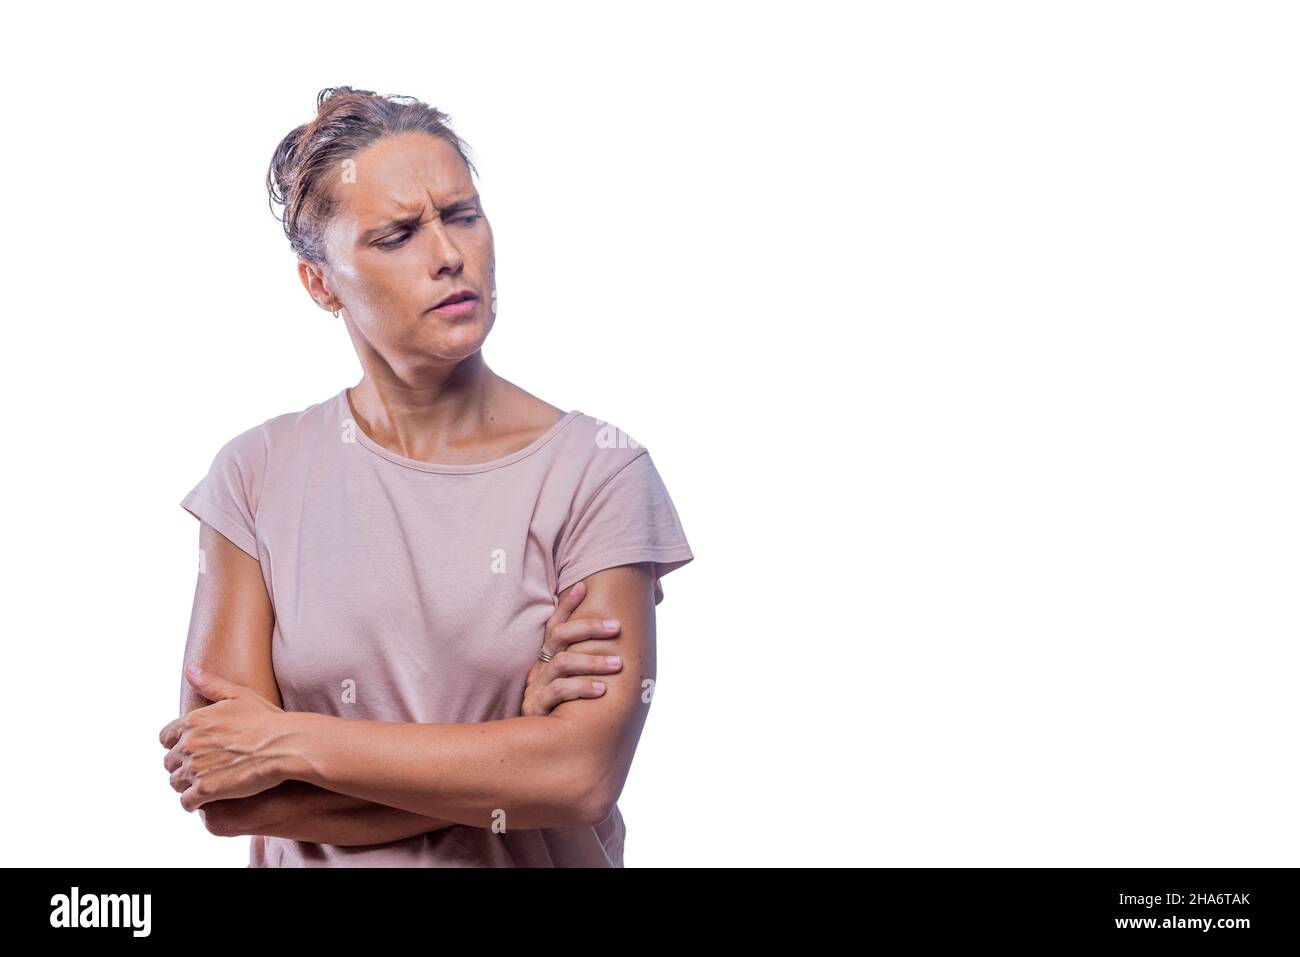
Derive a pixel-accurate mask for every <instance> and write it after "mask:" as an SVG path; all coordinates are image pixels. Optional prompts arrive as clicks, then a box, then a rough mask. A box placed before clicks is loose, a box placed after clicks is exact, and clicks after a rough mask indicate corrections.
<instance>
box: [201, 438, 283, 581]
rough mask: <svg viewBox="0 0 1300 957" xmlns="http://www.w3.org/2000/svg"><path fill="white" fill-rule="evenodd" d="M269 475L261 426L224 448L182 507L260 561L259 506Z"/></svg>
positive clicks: (230, 442) (231, 441)
mask: <svg viewBox="0 0 1300 957" xmlns="http://www.w3.org/2000/svg"><path fill="white" fill-rule="evenodd" d="M265 473H266V439H265V436H264V434H263V432H262V427H261V426H257V427H255V428H252V429H249V430H248V431H246V432H242V433H240V434H239V435H237V436H235V437H234V438H233V439H231V440H230V441H229V442H227V443H226V444H225V445H223V446H222V447H221V449H220V450H219V451H218V452H217V454H216V456H215V457H214V458H213V460H212V465H211V466H210V467H209V468H208V474H207V475H205V476H204V477H203V479H202V481H200V482H199V484H198V485H196V486H194V488H193V489H191V490H190V493H189V494H188V495H186V496H185V497H184V498H183V499H181V507H182V508H184V509H185V510H186V511H187V512H189V513H190V514H191V515H193V516H194V517H195V518H197V519H200V520H201V521H204V522H207V523H208V524H209V525H211V526H212V527H213V528H215V529H216V530H217V531H218V532H220V533H221V534H222V535H224V536H225V537H226V538H228V539H230V541H231V542H233V543H234V544H235V545H237V546H238V547H239V548H241V549H243V550H244V551H246V552H248V554H250V555H252V556H253V557H254V558H257V557H258V554H257V503H258V500H259V499H260V498H261V494H262V480H263V477H264V476H265Z"/></svg>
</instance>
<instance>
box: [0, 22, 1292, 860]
mask: <svg viewBox="0 0 1300 957" xmlns="http://www.w3.org/2000/svg"><path fill="white" fill-rule="evenodd" d="M34 11H37V8H35V7H33V6H31V5H26V6H21V5H20V6H19V7H17V8H15V9H14V10H12V11H10V17H11V20H10V21H9V22H10V27H9V28H7V29H6V31H5V36H4V39H3V40H0V44H2V46H0V54H2V55H0V70H3V80H4V81H5V83H4V119H3V124H2V128H3V134H2V135H3V137H4V143H5V145H4V149H3V150H0V174H3V184H4V203H5V216H4V226H3V229H2V230H0V243H3V261H4V264H5V270H4V272H5V282H4V297H3V310H4V314H3V322H4V331H5V337H4V342H5V347H6V348H5V358H6V361H5V373H6V374H5V375H4V376H3V381H4V396H3V401H4V406H5V408H7V409H8V410H9V411H8V419H7V420H6V421H7V422H8V427H7V438H8V441H7V442H6V443H5V446H6V448H5V454H4V460H5V464H4V468H3V472H2V473H0V474H2V475H3V479H2V480H3V482H4V487H3V501H4V504H5V522H4V530H5V535H4V547H3V550H2V554H3V561H4V566H5V567H4V576H3V580H4V582H5V592H6V596H5V600H4V605H3V607H4V616H5V623H4V629H3V630H4V650H5V661H6V677H7V681H6V682H5V693H4V694H3V696H0V701H2V702H3V705H2V707H3V712H2V713H0V721H2V722H3V728H4V734H5V741H4V746H5V752H6V761H5V768H6V772H5V785H4V788H3V797H2V798H0V800H3V807H2V808H0V811H2V812H3V815H4V820H6V821H7V822H8V824H9V826H8V828H7V830H6V839H5V842H4V856H3V863H4V864H13V865H86V866H91V865H94V866H106V865H203V866H208V865H216V866H243V865H244V864H245V863H246V862H247V854H248V852H247V843H248V839H247V838H235V839H223V838H218V837H214V836H212V835H210V834H208V833H207V832H206V831H205V830H204V828H203V825H202V821H201V819H200V817H199V816H198V815H197V814H188V813H186V812H184V811H183V810H182V809H181V807H180V804H179V796H178V795H177V794H176V793H175V792H173V791H172V790H171V789H170V787H169V786H168V781H167V772H166V771H165V770H164V769H163V767H162V755H163V750H162V748H161V747H160V745H159V743H158V740H157V735H158V731H159V729H160V728H161V727H162V725H163V724H165V723H166V722H167V721H169V720H170V719H172V718H173V717H175V716H176V714H177V713H178V710H177V709H178V704H179V695H180V668H181V655H182V651H183V648H184V644H185V635H186V631H187V627H188V621H189V614H190V609H191V602H192V600H193V593H194V585H195V579H196V570H197V557H198V553H197V543H198V530H199V526H198V523H197V522H196V521H195V520H194V518H193V517H192V516H190V515H188V514H187V513H186V512H185V511H184V510H183V509H182V508H181V507H180V505H179V501H180V499H181V497H182V496H183V495H184V494H185V493H186V492H188V491H189V489H190V488H192V487H193V486H194V484H195V483H197V482H198V480H199V479H200V478H202V476H203V475H204V473H205V472H206V470H207V467H208V465H209V463H210V461H211V459H212V456H213V455H214V454H215V452H216V450H217V449H218V448H219V447H220V446H221V444H222V443H224V442H225V441H226V440H227V439H229V438H231V437H232V436H234V435H235V434H237V433H239V432H241V431H243V430H244V429H246V428H248V427H250V426H253V425H256V424H258V423H260V422H262V421H264V420H265V419H266V418H268V417H270V416H272V415H276V414H279V413H281V412H286V411H292V410H297V409H301V408H304V407H305V406H307V405H309V404H312V403H314V402H317V401H320V400H322V399H324V398H326V397H329V396H332V395H334V394H335V393H337V392H338V390H339V389H341V388H342V387H343V386H344V385H346V384H353V383H355V382H356V381H357V379H358V378H359V377H360V366H359V364H358V362H357V360H356V356H355V353H354V351H353V349H352V345H351V342H350V341H349V340H348V338H347V335H346V333H345V331H344V329H343V327H342V325H341V323H340V321H339V320H335V319H334V318H333V317H332V316H330V315H329V314H327V313H325V312H323V311H321V310H320V309H318V308H316V307H315V306H314V305H313V304H312V302H311V301H310V299H309V298H308V296H307V294H306V293H305V292H304V291H303V289H302V287H301V286H300V284H299V282H298V279H297V277H296V275H295V271H294V263H295V260H294V258H293V256H292V254H291V252H290V250H289V247H288V244H287V242H286V240H285V239H284V236H283V234H282V232H281V230H280V226H279V224H278V223H277V222H276V221H275V220H274V219H273V218H272V216H271V213H270V210H269V209H268V207H267V201H266V193H265V185H264V179H265V175H266V168H267V164H268V162H269V160H270V157H271V154H272V151H273V150H274V148H275V146H276V144H277V143H278V142H279V141H280V139H281V137H283V136H284V135H285V134H286V133H287V132H288V131H289V130H290V129H292V128H293V127H295V126H297V125H298V124H300V123H303V122H306V121H307V120H309V119H310V118H311V117H312V115H313V114H314V110H315V98H316V94H317V92H318V91H319V90H320V89H321V88H323V87H327V86H336V85H343V84H347V85H352V86H355V87H358V88H362V89H371V90H375V91H377V92H381V93H401V94H406V95H411V96H416V97H418V98H420V99H423V100H425V101H426V102H428V103H430V104H432V105H434V106H437V107H438V108H440V109H442V110H445V111H447V112H448V113H450V114H451V117H452V123H453V126H454V128H455V129H456V131H457V132H458V133H459V134H460V135H461V136H463V137H464V138H465V139H466V140H467V141H468V142H469V144H470V146H471V147H472V149H473V151H474V152H473V157H474V159H475V161H476V163H477V164H478V168H479V173H480V178H479V180H478V185H479V187H480V190H481V193H482V195H483V199H484V203H485V210H486V212H487V214H488V216H489V217H490V219H491V221H492V224H493V229H494V232H495V235H496V239H497V262H498V279H499V287H498V288H499V309H498V318H497V323H496V327H495V329H494V330H493V333H492V335H491V336H490V338H489V340H488V342H487V345H486V346H485V356H486V357H487V358H488V360H489V363H490V364H491V365H492V367H493V368H494V369H495V370H496V371H497V372H499V373H500V374H501V375H503V376H505V377H506V378H508V379H510V380H511V381H513V382H515V383H517V384H519V385H520V386H522V387H523V388H525V389H527V390H528V391H530V392H532V393H533V394H535V395H538V396H540V397H541V398H543V399H545V400H546V401H548V402H551V403H553V404H556V405H559V406H561V407H563V408H565V409H575V408H576V409H580V410H582V411H584V412H587V413H589V414H592V415H595V416H597V417H599V418H603V419H606V420H609V421H612V422H614V423H615V424H617V425H618V426H619V427H621V428H622V429H624V430H625V431H627V432H628V433H630V434H631V435H632V436H633V437H635V438H636V439H637V441H639V442H640V443H641V444H643V445H645V446H647V447H648V448H649V449H650V450H651V452H652V453H653V455H654V458H655V462H656V465H657V466H658V468H659V470H660V472H661V474H662V475H663V477H664V480H665V482H666V484H667V486H668V488H669V490H670V492H671V494H672V496H673V500H674V502H675V504H676V506H677V508H678V511H679V514H680V516H681V518H682V521H683V525H684V527H685V529H686V532H687V535H688V538H689V540H690V543H691V546H692V548H693V549H694V552H695V555H696V560H695V561H694V562H693V563H692V564H690V565H688V566H686V567H685V568H683V569H681V570H678V571H675V572H673V573H672V574H671V575H670V576H669V577H667V578H665V579H664V590H665V595H666V597H665V600H664V603H663V604H662V605H661V606H659V609H658V614H659V682H658V685H657V689H656V695H655V706H654V709H653V712H652V715H651V717H650V719H649V720H648V723H647V725H646V729H645V733H644V735H643V737H642V740H641V745H640V748H639V750H638V753H637V757H636V761H635V763H634V765H633V768H632V773H631V776H630V777H629V779H628V781H627V784H626V787H625V788H624V791H623V794H622V796H621V798H620V801H619V805H620V808H621V810H622V812H623V815H624V817H625V820H626V822H627V826H628V835H627V848H626V864H627V866H629V867H648V866H657V865H678V864H682V865H711V864H735V865H742V866H748V865H866V866H877V865H881V866H893V865H903V866H933V865H959V866H968V865H970V866H973V865H994V866H1001V865H1062V866H1063V865H1084V866H1138V865H1142V866H1147V865H1150V866H1228V865H1235V866H1294V865H1296V864H1297V862H1298V857H1297V852H1298V851H1300V830H1298V828H1297V823H1296V820H1297V819H1296V814H1295V803H1294V802H1295V793H1296V786H1297V783H1298V782H1297V771H1296V761H1295V758H1296V746H1295V741H1296V718H1297V715H1296V694H1295V684H1296V673H1297V665H1298V664H1300V661H1298V660H1297V659H1298V657H1300V655H1298V653H1297V644H1296V638H1297V616H1298V615H1300V605H1298V603H1297V592H1296V581H1297V574H1298V573H1300V546H1298V544H1297V543H1300V514H1298V509H1297V501H1298V499H1297V487H1298V485H1297V480H1298V479H1300V475H1298V474H1297V473H1298V472H1300V456H1298V455H1297V446H1296V411H1297V400H1298V399H1300V394H1298V393H1300V379H1298V377H1297V374H1296V370H1297V359H1298V358H1300V356H1298V355H1297V351H1298V350H1297V347H1298V345H1300V335H1298V332H1297V325H1296V319H1297V315H1296V297H1297V289H1298V286H1297V278H1298V277H1297V270H1296V256H1297V252H1298V250H1297V223H1298V222H1300V216H1298V215H1297V214H1298V212H1300V210H1298V209H1297V205H1298V204H1297V198H1298V197H1297V184H1298V182H1300V180H1298V178H1297V171H1298V170H1300V156H1297V152H1298V147H1300V138H1298V135H1297V124H1296V90H1297V89H1300V86H1298V85H1297V84H1298V82H1300V76H1297V73H1300V61H1298V60H1297V58H1296V56H1295V51H1296V49H1297V41H1298V40H1300V37H1298V36H1297V33H1298V31H1297V26H1298V23H1297V14H1296V12H1295V8H1294V7H1292V6H1289V5H1287V4H1265V3H1251V4H1241V3H1226V2H1224V3H1188V2H1180V3H1149V2H1148V3H1138V2H1126V3H1100V2H1096V0H1092V2H1087V3H1029V2H1026V3H980V4H970V3H918V2H914V3H907V4H901V3H879V4H869V3H867V4H848V3H843V4H840V3H814V2H802V3H797V4H794V3H789V4H761V3H753V2H746V3H704V2H695V3H691V4H682V3H679V4H670V3H662V2H661V3H655V4H653V5H645V6H642V7H639V8H631V7H629V6H625V5H608V4H594V3H593V4H581V5H579V4H553V3H545V4H523V3H519V4H513V3H512V4H498V3H473V4H466V3H455V4H452V3H434V4H430V3H420V4H414V3H413V4H395V3H378V2H373V3H366V4H355V3H312V4H273V5H250V7H249V9H248V10H247V11H245V12H240V11H239V10H238V9H236V10H230V9H227V8H222V9H221V10H220V11H218V10H217V9H216V8H210V9H209V10H207V11H206V12H198V11H195V10H193V9H192V8H185V7H176V6H174V5H163V4H137V5H134V7H133V9H131V10H122V9H118V8H116V7H106V6H91V5H89V4H86V5H81V6H78V5H69V6H62V7H60V8H58V9H55V8H40V9H39V12H34Z"/></svg>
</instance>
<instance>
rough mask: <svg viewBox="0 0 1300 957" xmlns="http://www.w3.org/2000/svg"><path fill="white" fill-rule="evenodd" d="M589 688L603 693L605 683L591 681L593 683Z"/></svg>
mask: <svg viewBox="0 0 1300 957" xmlns="http://www.w3.org/2000/svg"><path fill="white" fill-rule="evenodd" d="M591 686H592V687H593V688H595V689H596V690H597V691H604V690H605V682H603V681H593V682H592V683H591Z"/></svg>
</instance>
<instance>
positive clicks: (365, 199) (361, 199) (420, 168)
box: [335, 133, 479, 240]
mask: <svg viewBox="0 0 1300 957" xmlns="http://www.w3.org/2000/svg"><path fill="white" fill-rule="evenodd" d="M349 180H350V181H349ZM335 195H336V196H337V198H338V200H339V208H338V211H337V217H336V218H337V220H338V221H339V225H346V226H348V227H350V228H351V230H352V231H353V232H354V233H357V234H361V235H360V236H359V238H361V239H363V240H364V239H365V238H366V236H372V235H376V236H377V235H379V233H381V232H382V231H383V230H385V229H388V228H391V227H392V226H393V225H394V224H396V223H399V222H403V221H409V220H412V219H419V218H420V217H421V216H423V215H426V214H430V213H437V214H438V215H439V216H446V215H447V214H448V213H451V212H455V211H456V210H459V209H463V208H466V207H474V206H476V205H477V204H478V201H479V195H478V191H477V190H476V189H475V188H474V183H473V181H472V180H471V179H470V175H469V169H468V168H467V167H466V165H465V162H464V160H462V159H461V157H460V154H458V153H457V152H456V150H455V149H454V148H453V147H452V146H451V144H449V143H447V142H446V141H445V140H442V139H439V138H437V137H434V136H430V135H428V134H424V133H404V134H402V135H400V136H390V137H384V138H383V139H381V140H378V141H377V142H375V143H374V144H372V145H371V146H369V147H367V148H366V149H364V150H362V151H361V152H360V153H358V154H357V155H356V156H355V157H354V165H353V175H352V176H351V177H348V176H346V175H344V176H343V177H341V181H340V183H339V188H338V189H337V190H336V192H335Z"/></svg>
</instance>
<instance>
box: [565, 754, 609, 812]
mask: <svg viewBox="0 0 1300 957" xmlns="http://www.w3.org/2000/svg"><path fill="white" fill-rule="evenodd" d="M586 758H587V761H586V766H585V767H584V768H583V769H582V772H581V773H579V774H577V775H575V779H576V780H577V781H578V782H580V787H579V792H578V795H577V797H576V798H575V800H574V802H573V807H574V809H575V811H576V817H577V820H576V821H575V822H574V825H573V826H575V827H595V826H596V825H597V824H599V823H600V822H601V821H603V820H605V818H607V817H609V815H610V812H611V811H613V809H614V802H615V801H616V800H617V799H618V789H616V788H615V787H613V782H612V781H611V780H610V779H609V767H608V765H605V764H602V763H601V762H599V761H596V760H594V756H592V755H588V756H586Z"/></svg>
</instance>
